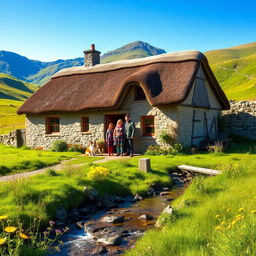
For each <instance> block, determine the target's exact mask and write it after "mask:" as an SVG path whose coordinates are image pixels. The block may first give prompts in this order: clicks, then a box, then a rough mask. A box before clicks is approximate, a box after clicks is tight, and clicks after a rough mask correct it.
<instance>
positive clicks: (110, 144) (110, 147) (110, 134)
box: [106, 123, 114, 156]
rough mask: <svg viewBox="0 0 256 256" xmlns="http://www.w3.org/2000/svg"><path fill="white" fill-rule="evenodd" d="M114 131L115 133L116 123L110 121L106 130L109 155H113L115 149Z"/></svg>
mask: <svg viewBox="0 0 256 256" xmlns="http://www.w3.org/2000/svg"><path fill="white" fill-rule="evenodd" d="M113 133H114V124H113V123H110V124H109V125H108V130H107V132H106V143H107V147H108V155H109V156H113V149H114V138H113Z"/></svg>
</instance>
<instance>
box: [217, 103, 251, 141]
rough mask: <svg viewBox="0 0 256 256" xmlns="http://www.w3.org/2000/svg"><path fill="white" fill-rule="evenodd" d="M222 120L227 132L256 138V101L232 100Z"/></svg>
mask: <svg viewBox="0 0 256 256" xmlns="http://www.w3.org/2000/svg"><path fill="white" fill-rule="evenodd" d="M222 120H223V126H224V131H225V132H227V133H229V134H230V133H232V134H236V135H240V136H243V137H246V138H248V139H252V140H256V101H239V102H235V101H232V102H230V110H225V111H223V112H222Z"/></svg>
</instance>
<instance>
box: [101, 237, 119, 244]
mask: <svg viewBox="0 0 256 256" xmlns="http://www.w3.org/2000/svg"><path fill="white" fill-rule="evenodd" d="M98 242H99V243H102V244H105V245H120V244H121V243H122V237H121V236H120V235H113V236H109V235H108V236H103V237H101V238H99V239H98Z"/></svg>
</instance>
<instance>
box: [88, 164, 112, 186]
mask: <svg viewBox="0 0 256 256" xmlns="http://www.w3.org/2000/svg"><path fill="white" fill-rule="evenodd" d="M108 176H109V170H108V169H107V168H105V167H102V166H95V167H94V166H93V167H91V168H90V171H89V172H88V173H87V177H88V179H90V180H92V181H94V182H100V181H104V180H106V179H107V178H108Z"/></svg>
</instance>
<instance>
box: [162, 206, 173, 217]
mask: <svg viewBox="0 0 256 256" xmlns="http://www.w3.org/2000/svg"><path fill="white" fill-rule="evenodd" d="M173 211H174V210H173V208H172V207H171V206H170V205H168V206H166V207H165V208H164V210H163V213H167V214H169V215H172V214H173Z"/></svg>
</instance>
